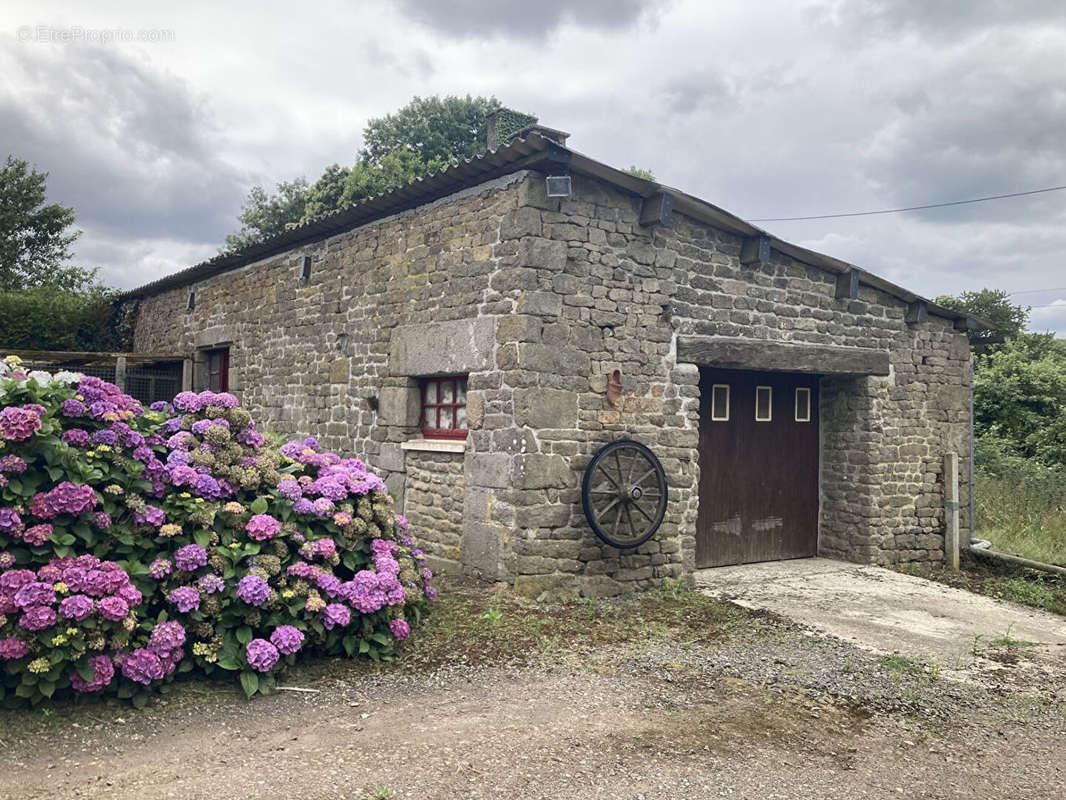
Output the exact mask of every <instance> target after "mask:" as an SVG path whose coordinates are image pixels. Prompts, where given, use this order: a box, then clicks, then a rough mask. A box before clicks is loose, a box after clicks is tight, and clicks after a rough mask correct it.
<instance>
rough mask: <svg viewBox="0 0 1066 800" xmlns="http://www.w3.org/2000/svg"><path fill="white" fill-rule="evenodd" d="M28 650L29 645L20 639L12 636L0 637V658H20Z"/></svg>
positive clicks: (5, 659) (9, 659) (7, 659)
mask: <svg viewBox="0 0 1066 800" xmlns="http://www.w3.org/2000/svg"><path fill="white" fill-rule="evenodd" d="M29 652H30V647H29V645H28V644H26V643H25V642H24V641H22V640H21V639H17V638H15V637H14V636H8V637H7V638H6V639H0V660H3V661H14V660H15V659H16V658H22V657H23V656H24V655H26V654H27V653H29Z"/></svg>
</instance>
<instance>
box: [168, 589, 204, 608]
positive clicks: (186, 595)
mask: <svg viewBox="0 0 1066 800" xmlns="http://www.w3.org/2000/svg"><path fill="white" fill-rule="evenodd" d="M167 600H169V601H170V602H171V603H173V604H174V605H175V606H176V607H177V609H178V611H180V612H181V613H182V614H188V613H189V612H190V611H196V610H198V609H199V608H200V593H199V592H198V591H196V590H195V589H194V588H192V587H191V586H179V587H178V588H177V589H175V590H174V591H172V592H171V593H170V594H169V595H167Z"/></svg>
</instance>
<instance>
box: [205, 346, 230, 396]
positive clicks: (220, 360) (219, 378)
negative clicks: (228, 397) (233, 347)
mask: <svg viewBox="0 0 1066 800" xmlns="http://www.w3.org/2000/svg"><path fill="white" fill-rule="evenodd" d="M204 356H205V357H206V358H207V388H208V389H209V390H210V391H212V392H228V391H229V348H228V347H221V348H219V349H218V350H208V351H207V352H206V353H204Z"/></svg>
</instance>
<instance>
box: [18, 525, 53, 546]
mask: <svg viewBox="0 0 1066 800" xmlns="http://www.w3.org/2000/svg"><path fill="white" fill-rule="evenodd" d="M52 531H53V528H52V526H51V525H49V524H48V523H47V522H44V523H41V524H40V525H32V526H31V527H29V528H27V529H26V530H24V531H23V532H22V541H24V542H26V544H29V545H32V546H33V547H40V546H41V545H43V544H44V543H45V542H47V541H48V540H49V539H51V538H52Z"/></svg>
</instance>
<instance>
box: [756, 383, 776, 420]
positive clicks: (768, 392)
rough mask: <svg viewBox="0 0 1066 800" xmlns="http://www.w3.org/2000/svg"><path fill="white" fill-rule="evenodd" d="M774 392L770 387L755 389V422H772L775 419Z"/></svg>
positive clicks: (757, 387)
mask: <svg viewBox="0 0 1066 800" xmlns="http://www.w3.org/2000/svg"><path fill="white" fill-rule="evenodd" d="M773 401H774V390H773V388H772V387H770V386H756V387H755V421H756V422H770V421H771V420H772V419H773V407H774V402H773Z"/></svg>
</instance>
